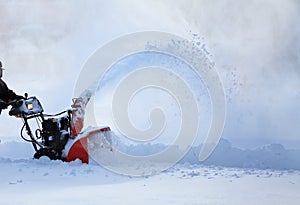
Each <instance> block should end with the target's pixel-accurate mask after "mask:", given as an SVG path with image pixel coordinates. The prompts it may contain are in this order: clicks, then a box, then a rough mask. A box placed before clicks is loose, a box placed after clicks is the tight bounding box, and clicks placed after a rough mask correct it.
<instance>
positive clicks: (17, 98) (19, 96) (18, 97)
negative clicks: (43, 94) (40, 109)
mask: <svg viewBox="0 0 300 205" xmlns="http://www.w3.org/2000/svg"><path fill="white" fill-rule="evenodd" d="M23 99H25V97H23V96H22V95H17V96H16V100H23Z"/></svg>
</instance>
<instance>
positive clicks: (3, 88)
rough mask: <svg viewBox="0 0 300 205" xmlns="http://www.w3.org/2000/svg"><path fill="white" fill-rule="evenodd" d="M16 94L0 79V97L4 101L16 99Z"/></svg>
mask: <svg viewBox="0 0 300 205" xmlns="http://www.w3.org/2000/svg"><path fill="white" fill-rule="evenodd" d="M19 97H20V96H18V95H17V94H16V93H15V92H14V91H12V90H10V89H8V87H7V85H6V83H5V82H4V81H3V80H2V79H0V99H1V100H3V101H4V102H10V101H12V100H15V99H18V98H19Z"/></svg>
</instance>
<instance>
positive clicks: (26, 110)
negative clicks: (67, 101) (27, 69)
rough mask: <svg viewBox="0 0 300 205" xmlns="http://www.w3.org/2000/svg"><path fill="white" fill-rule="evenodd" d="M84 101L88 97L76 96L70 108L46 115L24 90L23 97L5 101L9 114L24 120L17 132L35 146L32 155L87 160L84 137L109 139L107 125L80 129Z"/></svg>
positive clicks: (108, 140)
mask: <svg viewBox="0 0 300 205" xmlns="http://www.w3.org/2000/svg"><path fill="white" fill-rule="evenodd" d="M88 101H89V97H88V98H82V97H81V98H76V99H74V100H73V105H72V109H69V110H65V111H63V112H60V113H58V114H55V115H48V114H44V113H43V112H44V110H43V107H42V105H41V103H40V102H39V100H38V99H37V98H36V97H29V98H28V95H27V94H25V98H24V99H21V100H17V101H12V102H11V103H10V104H9V105H11V106H12V108H11V110H10V111H9V115H11V116H15V117H18V118H21V119H22V121H23V123H24V124H23V126H22V129H21V133H20V135H21V137H22V139H23V140H25V141H27V142H31V143H32V145H33V147H34V150H35V154H34V156H33V157H34V158H36V159H39V158H40V157H42V156H46V157H48V158H50V159H51V160H57V159H60V160H63V161H73V160H75V159H80V160H81V161H82V162H85V163H88V162H89V154H88V138H90V137H91V136H95V135H97V137H98V136H100V137H102V138H103V139H102V140H104V141H105V144H109V146H110V143H111V139H110V135H109V134H107V132H109V131H110V128H109V127H107V126H104V127H100V128H94V129H90V130H89V131H86V132H80V131H81V129H82V128H83V117H84V110H85V106H86V104H87V103H88ZM31 119H33V120H35V121H36V124H37V129H35V131H34V132H33V131H32V129H31V127H32V126H31V125H32V124H31V123H32V120H31ZM25 131H26V134H27V136H26V137H25V136H24V133H25ZM99 134H100V135H99ZM103 134H105V135H103ZM67 144H68V146H66V145H67ZM110 149H111V148H110Z"/></svg>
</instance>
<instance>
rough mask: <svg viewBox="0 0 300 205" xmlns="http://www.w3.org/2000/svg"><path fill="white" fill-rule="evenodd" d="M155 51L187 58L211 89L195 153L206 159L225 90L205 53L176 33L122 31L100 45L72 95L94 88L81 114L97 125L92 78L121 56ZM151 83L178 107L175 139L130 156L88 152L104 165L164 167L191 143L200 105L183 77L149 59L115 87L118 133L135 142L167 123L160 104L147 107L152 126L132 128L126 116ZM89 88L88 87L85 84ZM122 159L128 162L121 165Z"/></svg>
mask: <svg viewBox="0 0 300 205" xmlns="http://www.w3.org/2000/svg"><path fill="white" fill-rule="evenodd" d="M141 52H153V53H159V54H161V55H167V56H172V57H173V58H175V59H177V60H179V61H181V62H183V63H185V64H187V65H188V66H189V68H190V69H192V70H193V72H194V73H196V74H197V75H198V76H199V79H202V80H203V81H204V83H205V85H206V88H207V90H208V92H209V96H210V100H211V105H212V119H211V124H210V130H209V132H208V135H207V138H206V140H205V143H204V146H203V148H202V150H201V153H200V154H199V159H200V160H205V159H206V158H207V157H208V156H209V155H210V154H211V153H212V151H213V150H214V148H215V147H216V145H217V144H218V142H219V139H220V137H221V133H222V130H223V127H224V122H225V95H224V89H223V86H222V83H221V81H220V79H219V76H218V73H217V71H216V69H215V68H214V65H213V63H211V61H210V60H209V59H208V57H207V55H206V54H207V53H206V52H205V51H204V50H203V49H201V48H199V47H198V46H197V43H195V42H193V41H189V40H186V39H183V38H181V37H179V36H176V35H174V34H170V33H163V32H155V31H149V32H138V33H132V34H128V35H125V36H121V37H120V38H117V39H115V40H113V41H111V42H110V43H108V44H106V45H104V46H103V47H101V48H99V49H98V50H97V51H96V52H95V53H94V54H93V55H91V56H90V58H89V59H88V61H87V62H86V64H85V65H84V67H83V69H82V71H81V73H80V76H79V78H78V81H77V84H76V86H75V91H74V96H81V95H84V94H86V93H88V94H89V95H90V94H92V96H91V98H90V103H89V104H88V106H87V107H86V115H85V120H86V121H89V123H88V124H89V125H97V123H96V119H95V113H94V107H93V105H94V93H95V92H96V87H97V86H95V85H96V83H101V81H102V80H103V76H104V74H105V73H106V72H108V71H109V69H110V68H111V66H112V65H114V64H115V63H117V62H119V61H120V60H122V59H124V58H126V57H128V56H132V55H136V54H139V53H141ZM148 87H155V88H157V89H160V90H162V91H164V92H167V93H168V94H169V95H171V96H172V97H173V98H174V99H175V100H176V102H177V104H178V105H179V107H180V111H181V124H180V129H179V132H178V133H177V137H176V139H175V140H174V141H173V142H172V143H170V144H169V146H168V148H167V149H164V150H163V151H161V152H159V153H155V154H152V155H149V156H132V155H129V154H126V153H123V152H121V151H120V150H118V149H117V148H115V149H114V153H113V154H111V156H110V157H107V158H106V157H100V156H99V155H97V156H91V157H93V159H94V160H95V161H96V162H98V163H99V164H101V165H103V166H104V167H106V168H108V169H110V170H112V171H115V172H118V173H121V174H126V175H135V176H140V175H148V174H153V173H158V172H161V171H163V170H165V169H168V168H169V167H171V166H172V165H174V164H175V163H176V162H178V161H179V160H180V159H181V158H182V157H183V156H184V155H185V154H186V153H187V152H188V150H189V149H190V147H191V146H192V144H193V143H194V141H195V139H196V137H197V133H198V127H199V109H198V106H197V102H196V99H195V95H194V94H193V92H192V90H191V89H190V87H189V85H188V84H187V83H186V80H185V79H183V78H182V76H180V75H178V74H176V73H175V72H172V71H170V70H169V69H165V68H164V67H160V66H156V65H155V64H154V65H149V66H146V67H141V68H139V69H137V70H135V71H134V72H130V73H127V74H126V75H125V76H124V78H123V79H122V80H121V81H120V82H118V87H117V89H116V90H115V91H114V92H113V99H112V103H111V105H112V114H113V120H114V123H115V125H116V127H117V129H118V131H119V132H120V133H122V134H123V135H124V136H126V137H127V138H128V139H130V140H133V141H137V142H149V141H151V140H153V139H155V138H157V137H159V136H160V134H161V133H162V132H164V129H165V113H164V110H163V108H162V107H158V108H155V109H153V110H152V111H151V112H150V113H149V119H150V120H151V126H150V128H149V129H146V130H139V129H136V128H135V127H134V126H133V125H132V123H131V122H130V119H129V117H128V111H129V110H128V107H129V104H130V102H131V101H132V99H133V98H134V96H135V94H136V93H137V92H139V91H141V90H143V89H145V88H148ZM86 88H88V89H86ZM124 165H130V167H131V168H129V166H124Z"/></svg>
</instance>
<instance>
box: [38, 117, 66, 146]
mask: <svg viewBox="0 0 300 205" xmlns="http://www.w3.org/2000/svg"><path fill="white" fill-rule="evenodd" d="M42 127H43V130H42V136H43V139H44V145H45V146H47V147H51V148H53V149H55V150H56V151H58V152H60V151H62V150H63V149H64V147H65V144H66V143H67V141H68V139H69V137H70V134H69V119H68V118H67V117H62V118H58V119H57V118H50V119H45V120H44V121H43V123H42Z"/></svg>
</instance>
